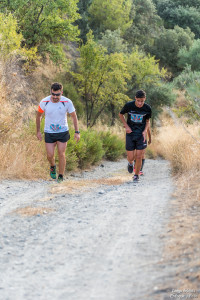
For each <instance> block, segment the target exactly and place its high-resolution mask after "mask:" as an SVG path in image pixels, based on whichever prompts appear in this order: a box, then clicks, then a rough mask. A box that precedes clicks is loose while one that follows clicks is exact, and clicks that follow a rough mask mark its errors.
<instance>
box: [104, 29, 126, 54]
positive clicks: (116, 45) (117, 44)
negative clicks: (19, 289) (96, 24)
mask: <svg viewBox="0 0 200 300" xmlns="http://www.w3.org/2000/svg"><path fill="white" fill-rule="evenodd" d="M98 42H99V44H101V45H102V46H103V47H104V48H106V49H107V53H108V54H110V53H115V52H117V53H120V52H124V53H125V52H127V51H128V44H127V43H126V42H125V40H124V39H123V38H121V31H120V29H117V30H114V31H111V30H106V31H105V33H104V34H102V35H101V39H100V40H99V41H98Z"/></svg>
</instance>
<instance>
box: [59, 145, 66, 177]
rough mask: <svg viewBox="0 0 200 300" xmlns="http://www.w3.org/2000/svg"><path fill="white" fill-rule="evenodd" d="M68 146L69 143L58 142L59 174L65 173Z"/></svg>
mask: <svg viewBox="0 0 200 300" xmlns="http://www.w3.org/2000/svg"><path fill="white" fill-rule="evenodd" d="M66 147H67V143H61V142H57V148H58V157H59V174H60V175H64V173H65V166H66V158H65V150H66Z"/></svg>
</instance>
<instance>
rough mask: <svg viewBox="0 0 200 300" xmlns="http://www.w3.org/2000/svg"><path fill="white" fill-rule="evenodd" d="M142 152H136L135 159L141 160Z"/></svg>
mask: <svg viewBox="0 0 200 300" xmlns="http://www.w3.org/2000/svg"><path fill="white" fill-rule="evenodd" d="M143 154H144V151H143V150H137V152H136V159H142V158H143Z"/></svg>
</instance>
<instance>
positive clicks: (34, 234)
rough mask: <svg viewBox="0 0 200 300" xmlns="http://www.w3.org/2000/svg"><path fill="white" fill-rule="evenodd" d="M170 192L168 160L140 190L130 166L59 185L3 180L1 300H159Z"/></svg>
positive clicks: (151, 169) (109, 167)
mask: <svg viewBox="0 0 200 300" xmlns="http://www.w3.org/2000/svg"><path fill="white" fill-rule="evenodd" d="M172 192H173V184H172V180H171V177H170V170H169V165H168V163H167V162H166V161H163V160H146V165H145V176H144V177H141V179H140V182H139V183H138V184H135V183H133V182H132V177H131V176H130V174H128V173H127V171H126V160H122V161H120V162H104V163H103V164H102V165H100V166H99V167H97V168H95V169H94V170H92V171H88V172H83V173H82V174H72V176H68V178H67V180H66V181H65V182H64V183H62V184H60V185H58V184H56V183H54V182H52V181H48V182H47V181H37V182H30V181H29V182H28V181H10V180H5V181H1V182H0V220H1V230H0V274H1V277H0V299H2V300H5V299H6V300H18V299H19V300H29V299H30V300H33V299H34V300H35V299H37V300H40V299H44V300H47V299H48V300H51V299H52V300H57V299H59V300H68V299H69V300H77V299H79V300H90V299H91V300H92V299H95V300H139V299H149V300H153V299H157V298H156V297H157V296H156V290H157V285H158V283H159V284H160V283H162V281H163V280H165V279H164V277H165V276H166V272H167V271H166V270H165V269H164V268H161V267H160V264H162V253H163V247H164V245H163V231H164V230H165V228H166V224H167V223H168V220H169V216H170V210H169V207H170V201H171V195H172ZM159 299H164V298H159ZM166 299H167V298H166Z"/></svg>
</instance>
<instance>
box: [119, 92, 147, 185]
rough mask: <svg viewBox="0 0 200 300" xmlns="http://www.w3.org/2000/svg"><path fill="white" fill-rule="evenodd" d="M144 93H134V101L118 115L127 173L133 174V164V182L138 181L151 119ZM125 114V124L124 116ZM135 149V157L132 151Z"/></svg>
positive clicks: (126, 105) (128, 103)
mask: <svg viewBox="0 0 200 300" xmlns="http://www.w3.org/2000/svg"><path fill="white" fill-rule="evenodd" d="M145 100H146V93H145V92H144V91H143V90H139V91H137V92H136V95H135V101H130V102H127V103H126V104H125V105H124V107H123V108H122V110H121V111H120V113H119V117H120V120H121V121H122V123H123V124H124V127H125V129H126V151H127V160H128V171H129V173H133V161H134V159H136V163H135V175H134V177H133V180H134V181H137V180H138V179H139V172H140V168H141V165H142V157H143V154H144V151H145V148H146V147H147V141H146V135H147V129H148V128H149V119H150V118H151V107H150V106H149V105H148V104H146V103H145ZM126 113H127V122H126V120H125V118H124V114H126ZM135 149H136V157H134V150H135Z"/></svg>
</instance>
